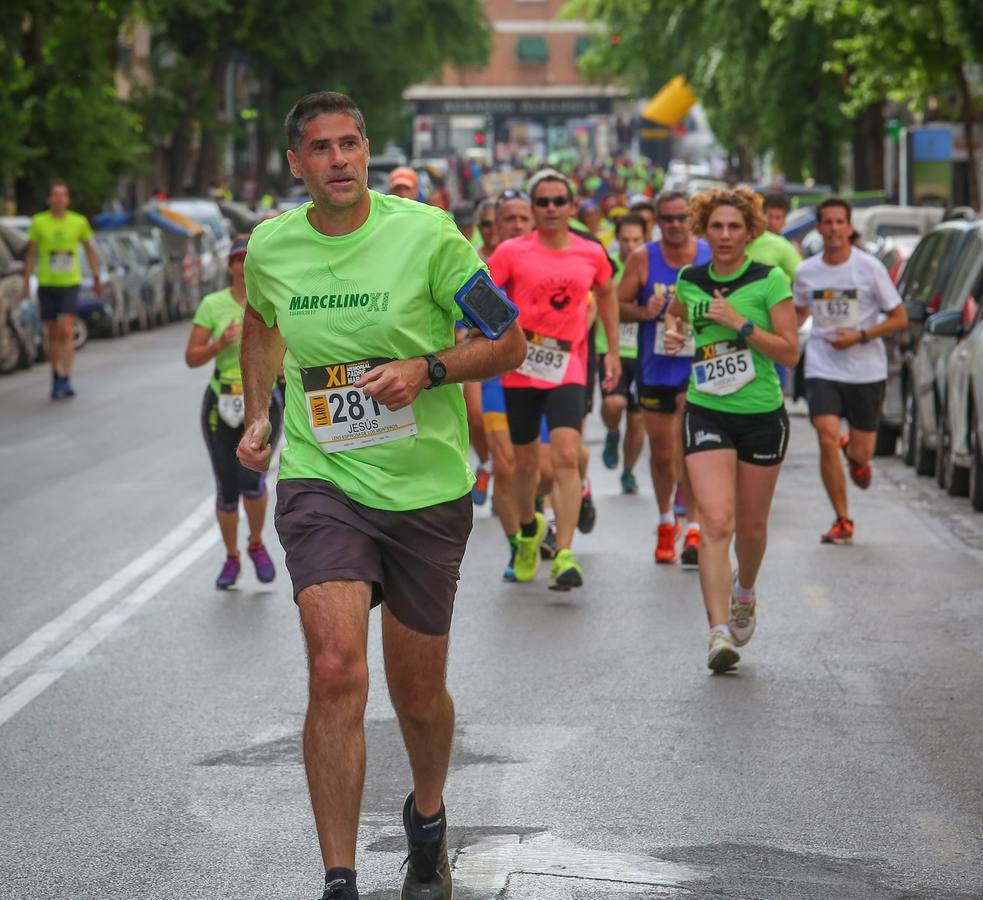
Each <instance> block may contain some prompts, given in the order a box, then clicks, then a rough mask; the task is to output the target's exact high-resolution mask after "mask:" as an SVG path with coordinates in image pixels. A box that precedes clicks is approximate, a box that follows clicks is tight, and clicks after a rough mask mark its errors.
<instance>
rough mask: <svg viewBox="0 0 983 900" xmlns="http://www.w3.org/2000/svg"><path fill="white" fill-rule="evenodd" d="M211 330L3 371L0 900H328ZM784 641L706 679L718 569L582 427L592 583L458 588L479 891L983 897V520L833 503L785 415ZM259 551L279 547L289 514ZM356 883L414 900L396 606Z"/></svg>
mask: <svg viewBox="0 0 983 900" xmlns="http://www.w3.org/2000/svg"><path fill="white" fill-rule="evenodd" d="M186 334H187V326H186V324H181V325H173V326H169V327H168V328H166V329H164V330H161V331H157V332H152V333H150V334H145V335H134V336H131V337H129V338H126V339H124V340H120V341H116V342H97V343H93V344H90V346H88V347H87V348H86V349H85V350H84V351H83V352H82V354H81V355H80V357H79V365H78V373H77V377H76V382H77V388H78V391H79V396H78V397H77V398H76V399H75V400H74V401H72V402H70V403H59V404H52V403H51V402H49V401H48V400H47V399H46V392H47V387H48V374H47V372H46V371H45V370H44V369H43V368H40V367H38V368H35V369H34V370H32V371H31V372H26V373H19V374H16V375H13V376H10V377H7V378H4V379H0V497H2V503H0V573H2V574H0V898H3V900H34V898H48V897H59V898H60V897H71V898H77V900H82V898H93V900H95V898H100V900H101V898H127V900H131V898H133V900H135V898H155V900H156V898H160V900H178V898H181V900H184V898H205V900H212V898H216V900H217V898H242V900H252V898H256V900H259V898H263V900H267V898H271V900H272V898H277V900H279V898H284V900H287V898H289V900H293V898H313V897H315V896H318V894H319V892H320V883H321V874H320V872H321V868H320V861H319V858H318V854H317V845H316V841H315V838H314V831H313V824H312V819H311V815H310V812H309V807H308V802H307V794H306V786H305V782H304V774H303V768H302V765H301V762H300V745H299V733H300V727H301V721H302V717H303V712H304V707H305V674H304V660H303V651H302V645H301V639H300V633H299V629H298V626H297V621H296V612H295V609H294V607H293V604H292V602H291V600H290V590H289V585H288V582H287V579H286V577H285V572H283V570H282V566H281V570H280V577H278V579H277V581H276V582H275V583H274V584H273V585H270V586H264V585H260V584H258V583H257V582H256V580H255V578H254V576H253V575H252V573H251V572H246V573H245V575H244V577H243V578H242V579H241V580H240V584H239V587H238V589H237V590H235V591H230V592H228V593H218V592H216V591H215V590H214V588H213V586H212V584H213V580H214V577H215V575H216V574H217V571H218V568H219V567H220V565H221V556H222V554H221V551H220V549H219V545H218V540H217V529H216V528H215V526H214V524H213V520H212V515H211V506H212V484H211V475H210V470H209V466H208V460H207V457H206V454H205V450H204V447H203V445H202V441H201V437H200V434H199V431H198V419H197V417H198V407H199V403H200V399H201V394H202V391H203V390H204V387H205V381H206V378H207V372H206V371H205V370H204V369H200V370H197V371H189V370H187V369H186V368H185V367H184V365H183V360H182V353H183V345H184V341H185V339H186ZM793 423H794V426H793V438H792V449H791V454H790V458H789V460H788V461H787V463H786V466H785V469H784V471H783V473H782V476H781V480H780V482H779V488H778V494H777V498H776V502H775V506H774V511H773V515H772V519H771V544H770V547H769V551H768V556H767V558H766V561H765V568H764V571H763V573H762V577H761V580H760V583H759V597H760V604H759V608H760V613H759V630H758V634H757V635H756V636H755V638H754V641H753V642H752V643H751V644H750V645H749V646H748V647H747V648H746V651H745V654H744V658H743V660H742V663H741V666H740V668H739V670H738V671H737V673H736V674H733V675H730V676H727V677H713V676H711V675H709V673H708V672H707V670H706V668H705V652H706V648H705V618H704V616H703V613H702V609H701V603H700V595H699V589H698V584H697V578H696V574H695V573H692V572H684V571H679V570H675V569H665V568H662V567H660V568H659V569H656V567H655V566H654V565H653V563H652V548H653V541H654V536H653V534H652V529H653V527H654V524H655V514H654V501H653V499H652V495H651V488H650V484H649V480H648V477H647V476H646V475H644V474H643V473H640V474H642V477H641V481H642V484H643V492H642V494H641V495H639V496H637V497H624V496H622V495H620V493H618V487H617V479H616V477H615V473H610V472H607V471H605V470H604V469H603V468H602V467H601V465H600V461H599V459H598V458H597V457H598V455H599V445H598V438H599V434H600V432H599V429H598V428H597V426H596V424H595V425H594V426H593V427H592V429H591V431H590V433H589V437H590V442H591V444H592V447H593V450H594V456H595V459H594V462H593V466H592V474H593V476H594V483H595V492H596V494H597V499H598V506H599V519H598V527H597V529H596V530H595V532H594V533H593V534H591V535H589V536H583V537H582V536H578V538H577V541H576V544H575V549H576V550H577V552H578V554H579V555H580V557H581V559H582V562H583V563H584V566H585V569H586V578H587V583H586V586H585V587H584V588H583V589H582V590H580V591H577V592H572V593H569V594H556V593H552V592H549V591H547V590H546V577H547V568H546V567H545V566H544V567H543V569H542V570H541V572H540V575H539V577H538V579H537V580H536V581H535V582H534V583H532V584H529V585H522V586H519V585H506V584H503V583H502V582H501V581H500V574H501V569H502V565H503V563H504V549H503V548H504V543H503V539H502V536H501V533H500V529H499V526H498V523H497V521H496V520H494V519H491V518H489V517H488V515H487V511H486V510H480V511H479V516H478V520H477V522H476V527H475V531H474V535H473V538H472V540H471V544H470V547H469V551H468V555H467V558H466V560H465V564H464V568H463V577H462V582H461V589H460V593H459V597H458V604H457V611H456V616H455V622H454V629H453V641H452V659H451V671H450V682H451V688H452V692H453V694H454V697H455V701H456V704H457V710H458V730H457V743H456V750H455V756H454V761H453V766H452V772H451V775H450V779H449V783H448V786H447V792H446V802H447V807H448V816H449V821H450V826H451V829H450V844H451V847H452V854H453V856H454V869H455V878H456V884H457V894H456V896H457V898H458V900H492V898H495V900H519V898H529V900H553V898H556V900H592V898H606V900H620V898H627V897H635V896H648V897H678V898H704V897H705V898H756V900H757V898H760V900H772V898H776V900H777V898H794V900H798V898H803V900H813V898H814V900H853V898H891V900H901V898H960V900H968V898H979V897H983V624H981V622H983V617H981V609H983V577H981V576H983V516H977V515H976V514H975V513H973V512H972V510H971V509H970V508H969V506H968V504H967V502H966V501H965V500H956V499H952V498H948V497H945V496H943V495H942V494H941V492H939V491H938V489H937V488H936V487H935V485H934V483H933V482H931V481H929V480H927V479H919V478H917V477H916V476H915V475H914V474H913V473H912V472H911V470H909V469H906V468H904V466H902V465H901V464H900V462H898V461H896V460H886V461H885V460H878V461H877V464H876V467H875V479H874V484H873V487H872V488H871V490H870V491H869V492H867V493H866V494H863V495H860V494H859V493H855V494H854V495H852V500H853V511H854V517H855V519H856V521H857V529H858V530H857V543H856V545H855V546H853V547H850V548H834V547H825V546H820V544H819V540H818V538H819V534H820V532H821V531H823V530H825V528H826V527H828V525H829V523H830V521H831V519H832V515H831V512H830V510H829V508H828V505H827V503H826V500H825V498H824V496H823V493H822V488H821V485H820V482H819V476H818V471H817V465H816V452H815V447H814V440H813V436H812V434H811V432H810V429H809V426H808V423H807V421H806V420H805V419H804V418H802V417H801V416H794V417H793ZM267 540H268V544H269V545H270V547H271V551H274V556H275V559H276V561H277V563H278V564H281V563H282V555H281V553H280V550H279V546H278V543H277V541H276V537H275V534H274V532H273V529H272V525H270V526H268V529H267ZM370 654H371V666H372V678H373V683H372V691H371V696H370V701H369V709H368V716H367V723H366V729H367V738H368V747H369V761H368V776H367V783H366V790H365V800H364V814H363V819H362V828H361V832H360V841H359V845H360V846H359V883H360V887H361V889H362V896H363V897H366V898H369V900H383V898H385V900H390V898H396V897H398V888H399V884H400V876H399V874H398V869H399V867H400V864H401V863H402V860H403V856H404V843H403V838H402V830H401V827H400V821H399V814H400V808H401V803H402V799H403V797H404V795H405V792H406V791H407V790H408V788H409V772H408V766H407V763H406V760H405V756H404V753H403V751H402V747H401V743H400V738H399V731H398V728H397V725H396V723H395V720H394V717H393V713H392V710H391V708H390V706H389V703H388V699H387V696H386V691H385V684H384V681H383V676H382V665H381V655H380V652H379V631H378V616H377V615H374V616H373V628H372V634H371V636H370Z"/></svg>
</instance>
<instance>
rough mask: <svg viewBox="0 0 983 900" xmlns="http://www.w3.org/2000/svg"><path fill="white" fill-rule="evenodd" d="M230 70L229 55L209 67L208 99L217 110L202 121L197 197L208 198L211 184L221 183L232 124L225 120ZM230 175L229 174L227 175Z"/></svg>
mask: <svg viewBox="0 0 983 900" xmlns="http://www.w3.org/2000/svg"><path fill="white" fill-rule="evenodd" d="M228 66H229V57H228V54H227V53H220V54H218V55H216V56H215V57H214V58H213V59H212V61H211V64H210V66H209V74H208V87H207V89H206V94H205V96H206V97H207V98H209V100H210V101H211V102H212V104H213V105H214V107H215V108H214V109H213V110H212V111H211V112H210V113H208V112H206V113H205V115H203V116H202V118H201V146H200V147H199V150H198V164H197V166H196V167H195V177H194V191H195V196H198V197H204V196H207V194H208V188H209V186H210V185H211V184H213V183H214V184H217V183H218V182H219V181H220V178H219V175H220V174H221V171H222V152H223V150H224V145H225V141H224V138H225V135H226V131H227V130H228V128H229V123H228V122H226V120H225V115H224V110H225V77H226V70H227V69H228ZM227 174H228V173H227Z"/></svg>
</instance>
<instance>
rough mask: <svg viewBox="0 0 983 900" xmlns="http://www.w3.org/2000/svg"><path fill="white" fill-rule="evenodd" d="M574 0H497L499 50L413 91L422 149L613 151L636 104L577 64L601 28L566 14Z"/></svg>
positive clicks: (504, 156) (492, 12) (520, 153)
mask: <svg viewBox="0 0 983 900" xmlns="http://www.w3.org/2000/svg"><path fill="white" fill-rule="evenodd" d="M564 6H566V0H487V2H486V4H485V11H486V15H487V17H488V20H489V22H490V24H491V27H492V30H493V39H492V52H491V56H490V59H489V61H488V65H487V66H484V67H483V68H473V69H471V68H465V69H457V68H453V67H449V66H448V67H445V68H444V71H443V72H442V74H441V78H440V79H439V80H438V81H434V82H429V83H426V84H419V85H415V86H413V87H411V88H410V89H408V90H407V91H406V93H405V95H404V96H405V97H406V100H407V101H408V102H409V103H410V104H412V106H413V109H414V114H415V120H414V155H415V156H418V157H420V156H428V155H434V156H439V155H446V154H448V153H457V154H461V155H474V156H480V155H483V156H484V157H485V158H486V160H487V161H492V160H494V161H496V162H507V161H509V160H517V159H519V158H522V157H524V156H528V155H530V154H532V155H536V156H541V157H542V156H546V155H548V154H549V153H552V152H556V151H560V150H565V149H574V150H577V151H580V152H585V153H588V154H591V155H595V154H596V155H600V156H604V155H607V154H608V153H609V152H612V150H613V149H614V148H615V147H616V146H617V145H618V143H619V141H618V135H617V134H615V133H614V132H615V131H616V129H617V122H618V118H619V117H623V118H624V120H625V121H626V122H627V121H629V120H630V117H631V113H632V110H633V108H634V107H633V104H632V103H630V102H629V101H628V98H627V96H626V92H625V91H624V89H623V88H620V87H615V86H612V85H595V84H589V83H587V81H586V80H585V79H584V77H583V76H582V75H581V73H580V70H579V68H578V66H577V61H578V59H579V58H580V56H581V55H582V54H583V53H584V52H585V51H586V49H587V47H588V45H589V43H590V41H591V39H592V36H593V35H595V34H596V31H595V29H593V28H592V26H590V25H589V24H588V23H587V22H585V21H582V20H576V19H565V18H560V12H561V10H562V9H563V8H564Z"/></svg>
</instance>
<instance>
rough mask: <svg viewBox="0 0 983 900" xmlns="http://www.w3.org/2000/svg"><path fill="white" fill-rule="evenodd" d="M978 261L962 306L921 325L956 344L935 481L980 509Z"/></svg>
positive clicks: (982, 282) (982, 302)
mask: <svg viewBox="0 0 983 900" xmlns="http://www.w3.org/2000/svg"><path fill="white" fill-rule="evenodd" d="M977 252H978V253H979V252H983V247H981V248H977ZM978 262H979V263H980V264H979V265H978V266H977V267H976V279H975V281H974V282H973V284H972V285H971V286H970V290H969V293H968V295H967V296H966V298H965V301H964V303H963V305H962V306H961V307H960V308H958V309H952V310H947V311H945V312H940V313H936V314H935V315H934V316H932V317H931V318H930V319H929V320H928V321H927V322H926V323H925V333H926V335H931V336H933V337H936V338H944V339H947V340H951V341H953V342H954V344H955V346H954V348H953V350H952V352H951V353H949V355H948V358H947V360H946V366H945V391H944V394H943V405H942V409H941V410H940V414H939V417H938V425H937V428H936V438H935V473H936V478H937V479H938V482H939V485H940V486H941V487H943V488H944V489H945V490H946V491H948V492H949V493H950V494H952V495H953V496H963V495H965V494H967V493H968V494H969V497H970V500H971V501H972V503H973V506H974V507H975V508H976V509H978V510H983V443H981V435H983V432H981V428H983V316H981V314H980V310H981V308H983V260H979V261H978Z"/></svg>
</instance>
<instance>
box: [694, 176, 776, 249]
mask: <svg viewBox="0 0 983 900" xmlns="http://www.w3.org/2000/svg"><path fill="white" fill-rule="evenodd" d="M721 206H733V207H734V209H736V210H737V211H738V212H739V213H740V214H741V215H742V216H743V217H744V224H745V225H746V226H747V233H748V243H750V242H751V241H753V240H754V239H755V238H756V237H758V236H759V235H761V234H763V233H764V230H765V228H766V224H765V216H764V213H763V212H762V211H761V199H760V198H759V197H758V195H757V194H756V193H754V191H752V190H751V188H749V187H748V186H747V185H744V184H739V185H738V186H737V187H735V188H732V189H730V190H717V189H712V190H709V191H704V192H703V193H702V194H697V195H696V196H695V197H692V198H691V199H690V201H689V211H690V216H691V218H690V226H689V227H690V231H691V232H692V233H693V234H694V235H696V236H697V237H705V236H706V233H707V226H708V225H709V223H710V215H711V213H713V211H714V210H715V209H719V208H720V207H721Z"/></svg>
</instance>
